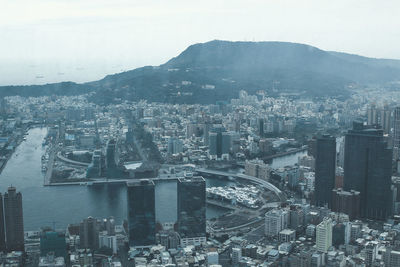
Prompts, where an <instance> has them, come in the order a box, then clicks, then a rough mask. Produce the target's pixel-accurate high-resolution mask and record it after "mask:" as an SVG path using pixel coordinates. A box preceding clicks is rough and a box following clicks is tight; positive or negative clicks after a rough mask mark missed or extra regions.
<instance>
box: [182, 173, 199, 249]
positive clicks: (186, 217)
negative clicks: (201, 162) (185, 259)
mask: <svg viewBox="0 0 400 267" xmlns="http://www.w3.org/2000/svg"><path fill="white" fill-rule="evenodd" d="M178 233H179V235H180V237H181V245H182V246H186V245H200V244H204V243H205V242H206V182H205V180H204V178H203V177H201V176H197V177H188V178H179V179H178Z"/></svg>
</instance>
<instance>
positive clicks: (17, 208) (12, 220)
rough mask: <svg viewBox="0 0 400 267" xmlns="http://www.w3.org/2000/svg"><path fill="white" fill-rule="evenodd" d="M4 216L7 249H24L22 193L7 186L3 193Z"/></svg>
mask: <svg viewBox="0 0 400 267" xmlns="http://www.w3.org/2000/svg"><path fill="white" fill-rule="evenodd" d="M4 218H5V220H4V221H5V227H6V228H5V229H6V231H5V232H6V244H7V250H8V251H24V219H23V212H22V194H21V193H20V192H18V193H17V191H16V189H15V187H9V188H8V191H7V192H6V193H5V194H4Z"/></svg>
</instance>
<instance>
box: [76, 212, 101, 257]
mask: <svg viewBox="0 0 400 267" xmlns="http://www.w3.org/2000/svg"><path fill="white" fill-rule="evenodd" d="M79 239H80V246H81V248H88V249H91V250H96V249H98V248H99V225H98V223H97V220H96V219H94V218H92V217H88V218H87V219H84V220H83V221H82V222H81V224H80V226H79Z"/></svg>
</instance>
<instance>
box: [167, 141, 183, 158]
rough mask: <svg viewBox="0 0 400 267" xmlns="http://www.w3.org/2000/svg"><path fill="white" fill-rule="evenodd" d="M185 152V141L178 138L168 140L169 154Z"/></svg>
mask: <svg viewBox="0 0 400 267" xmlns="http://www.w3.org/2000/svg"><path fill="white" fill-rule="evenodd" d="M182 152H183V143H182V141H181V140H179V139H178V138H170V139H169V140H168V154H170V155H172V154H178V153H182Z"/></svg>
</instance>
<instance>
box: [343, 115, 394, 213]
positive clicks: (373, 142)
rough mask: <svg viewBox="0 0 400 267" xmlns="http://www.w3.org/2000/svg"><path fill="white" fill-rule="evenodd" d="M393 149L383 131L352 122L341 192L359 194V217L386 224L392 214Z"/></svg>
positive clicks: (348, 134) (347, 136) (346, 147)
mask: <svg viewBox="0 0 400 267" xmlns="http://www.w3.org/2000/svg"><path fill="white" fill-rule="evenodd" d="M391 176H392V149H389V148H387V143H386V142H385V141H384V138H383V130H382V129H376V128H372V127H366V126H364V125H363V124H362V123H361V122H354V123H353V129H352V130H349V132H348V133H347V134H346V141H345V158H344V189H345V190H346V191H350V190H355V191H358V192H360V216H361V217H362V218H369V219H381V220H385V219H386V218H388V217H389V216H390V215H391V214H392V192H391Z"/></svg>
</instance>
